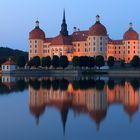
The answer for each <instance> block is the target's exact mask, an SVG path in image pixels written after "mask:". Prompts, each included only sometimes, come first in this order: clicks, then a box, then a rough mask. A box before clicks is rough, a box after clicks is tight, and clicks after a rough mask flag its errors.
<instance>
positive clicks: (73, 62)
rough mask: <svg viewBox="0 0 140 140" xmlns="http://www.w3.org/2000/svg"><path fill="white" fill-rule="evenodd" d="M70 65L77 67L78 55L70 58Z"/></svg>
mask: <svg viewBox="0 0 140 140" xmlns="http://www.w3.org/2000/svg"><path fill="white" fill-rule="evenodd" d="M72 65H73V67H75V68H76V67H78V66H79V57H78V56H74V57H73V59H72Z"/></svg>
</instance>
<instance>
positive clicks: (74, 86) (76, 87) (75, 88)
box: [72, 80, 79, 90]
mask: <svg viewBox="0 0 140 140" xmlns="http://www.w3.org/2000/svg"><path fill="white" fill-rule="evenodd" d="M72 87H73V89H74V90H78V89H79V81H78V80H74V81H73V82H72Z"/></svg>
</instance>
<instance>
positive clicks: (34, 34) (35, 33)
mask: <svg viewBox="0 0 140 140" xmlns="http://www.w3.org/2000/svg"><path fill="white" fill-rule="evenodd" d="M29 39H45V33H44V31H43V30H42V29H40V27H39V21H38V20H37V21H36V26H35V28H34V29H33V30H32V31H31V32H30V33H29Z"/></svg>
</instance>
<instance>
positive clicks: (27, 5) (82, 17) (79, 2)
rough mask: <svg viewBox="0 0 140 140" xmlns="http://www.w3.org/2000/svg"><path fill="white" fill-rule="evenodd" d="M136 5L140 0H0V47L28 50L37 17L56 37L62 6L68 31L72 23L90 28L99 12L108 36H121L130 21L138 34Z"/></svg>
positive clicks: (139, 21) (139, 15)
mask: <svg viewBox="0 0 140 140" xmlns="http://www.w3.org/2000/svg"><path fill="white" fill-rule="evenodd" d="M139 5H140V0H0V46H4V47H10V48H14V49H20V50H24V51H27V50H28V36H29V32H30V31H31V30H32V29H33V28H34V26H35V21H36V20H37V19H38V20H39V21H40V27H41V28H42V29H43V30H44V31H45V33H46V37H54V36H57V35H58V34H59V31H60V25H61V23H62V14H63V9H64V8H65V10H66V19H67V24H68V30H69V33H70V34H71V33H72V32H73V27H74V26H76V27H78V28H80V30H87V29H89V27H91V26H92V25H93V24H94V23H95V16H96V15H97V14H99V15H100V17H101V22H102V24H104V25H105V26H106V28H107V31H108V34H109V36H110V37H111V38H112V39H122V36H123V34H124V32H125V31H126V30H127V29H128V24H129V22H133V24H134V29H135V30H136V31H137V32H138V33H140V10H139Z"/></svg>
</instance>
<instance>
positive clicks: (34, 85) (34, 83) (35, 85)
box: [29, 79, 40, 90]
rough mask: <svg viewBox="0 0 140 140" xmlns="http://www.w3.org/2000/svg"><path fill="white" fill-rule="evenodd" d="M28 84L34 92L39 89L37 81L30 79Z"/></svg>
mask: <svg viewBox="0 0 140 140" xmlns="http://www.w3.org/2000/svg"><path fill="white" fill-rule="evenodd" d="M29 84H30V86H31V87H32V88H33V89H34V90H39V89H40V81H38V80H37V79H35V80H31V79H30V80H29Z"/></svg>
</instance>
